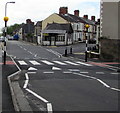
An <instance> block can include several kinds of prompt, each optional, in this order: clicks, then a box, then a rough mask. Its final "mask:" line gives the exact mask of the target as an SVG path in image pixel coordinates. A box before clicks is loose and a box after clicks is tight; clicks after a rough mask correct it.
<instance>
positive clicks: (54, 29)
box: [42, 23, 73, 33]
mask: <svg viewBox="0 0 120 113" xmlns="http://www.w3.org/2000/svg"><path fill="white" fill-rule="evenodd" d="M66 32H68V33H72V32H73V29H72V26H71V24H58V23H52V24H48V25H47V27H46V28H45V29H44V30H43V31H42V33H66Z"/></svg>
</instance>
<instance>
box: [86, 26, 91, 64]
mask: <svg viewBox="0 0 120 113" xmlns="http://www.w3.org/2000/svg"><path fill="white" fill-rule="evenodd" d="M89 27H90V25H89V24H85V28H86V33H85V36H86V50H85V62H87V50H88V39H87V37H88V28H89Z"/></svg>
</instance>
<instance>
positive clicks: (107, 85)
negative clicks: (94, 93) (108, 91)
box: [96, 79, 110, 88]
mask: <svg viewBox="0 0 120 113" xmlns="http://www.w3.org/2000/svg"><path fill="white" fill-rule="evenodd" d="M96 80H97V81H99V82H100V83H101V84H103V85H104V86H105V87H107V88H110V86H109V85H107V84H106V83H105V82H103V81H102V80H100V79H96Z"/></svg>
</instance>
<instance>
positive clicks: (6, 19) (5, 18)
mask: <svg viewBox="0 0 120 113" xmlns="http://www.w3.org/2000/svg"><path fill="white" fill-rule="evenodd" d="M8 3H15V2H7V3H6V4H5V17H4V21H5V35H4V36H5V38H4V65H5V64H6V36H7V21H8V20H9V18H8V17H7V4H8Z"/></svg>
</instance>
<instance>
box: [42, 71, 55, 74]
mask: <svg viewBox="0 0 120 113" xmlns="http://www.w3.org/2000/svg"><path fill="white" fill-rule="evenodd" d="M43 73H45V74H52V73H54V72H53V71H48V72H43Z"/></svg>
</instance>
